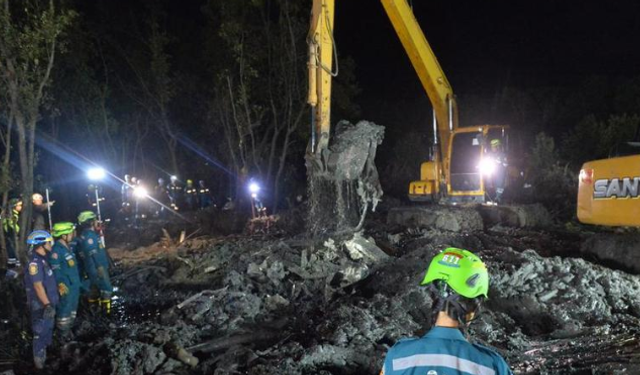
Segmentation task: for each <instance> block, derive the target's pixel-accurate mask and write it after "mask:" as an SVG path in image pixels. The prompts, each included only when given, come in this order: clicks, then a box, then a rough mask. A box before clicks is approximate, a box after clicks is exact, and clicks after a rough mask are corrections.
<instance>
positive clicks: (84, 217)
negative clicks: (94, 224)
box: [78, 211, 97, 224]
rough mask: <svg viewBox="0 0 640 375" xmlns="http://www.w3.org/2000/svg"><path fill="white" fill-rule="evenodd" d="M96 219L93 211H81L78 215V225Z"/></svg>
mask: <svg viewBox="0 0 640 375" xmlns="http://www.w3.org/2000/svg"><path fill="white" fill-rule="evenodd" d="M96 218H97V216H96V214H95V213H94V212H93V211H82V212H80V215H78V224H84V223H86V222H87V221H91V220H95V219H96Z"/></svg>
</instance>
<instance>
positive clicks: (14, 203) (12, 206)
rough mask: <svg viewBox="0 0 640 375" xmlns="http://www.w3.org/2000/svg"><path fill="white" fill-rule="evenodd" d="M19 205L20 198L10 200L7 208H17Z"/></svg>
mask: <svg viewBox="0 0 640 375" xmlns="http://www.w3.org/2000/svg"><path fill="white" fill-rule="evenodd" d="M19 203H22V199H20V198H11V199H10V200H9V207H11V208H14V207H15V206H17V205H18V204H19Z"/></svg>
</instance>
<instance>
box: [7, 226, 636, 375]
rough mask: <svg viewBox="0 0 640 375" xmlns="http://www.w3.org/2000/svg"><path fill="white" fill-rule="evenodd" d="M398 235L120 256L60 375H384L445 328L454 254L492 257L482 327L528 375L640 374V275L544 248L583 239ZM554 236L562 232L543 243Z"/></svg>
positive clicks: (526, 234) (222, 240)
mask: <svg viewBox="0 0 640 375" xmlns="http://www.w3.org/2000/svg"><path fill="white" fill-rule="evenodd" d="M385 228H386V227H381V228H371V227H369V228H368V229H367V231H366V232H364V233H356V234H344V235H342V236H333V237H331V238H325V239H322V240H320V239H318V240H309V239H306V238H304V237H300V236H299V237H287V238H274V237H266V236H239V235H234V236H226V237H197V238H191V239H187V240H186V241H184V242H182V243H179V244H176V243H175V242H174V243H173V244H171V245H167V243H162V242H161V243H159V244H156V245H154V246H150V247H146V248H139V249H137V250H134V251H119V252H115V253H114V254H113V255H114V256H115V257H116V258H117V263H118V264H119V265H120V268H121V269H120V272H119V273H118V274H117V275H116V276H115V277H114V278H115V280H116V284H117V285H118V286H119V291H118V292H117V297H118V299H117V300H116V301H115V302H114V307H113V309H114V312H113V314H112V316H111V317H109V318H105V317H96V316H94V315H91V314H87V313H86V312H85V313H84V314H83V315H82V316H81V317H80V327H79V329H78V330H77V331H76V341H74V342H73V344H72V345H70V346H69V347H65V351H61V353H59V354H57V355H56V357H55V358H57V360H53V361H52V366H54V367H52V368H51V370H50V371H51V373H70V374H73V373H78V374H79V373H82V374H176V375H178V374H233V373H246V374H275V373H281V374H309V373H312V374H327V375H328V374H378V373H379V371H380V368H381V366H382V361H383V359H384V356H385V353H386V352H387V350H388V348H389V347H390V346H391V345H393V344H394V343H395V342H396V341H397V340H398V339H400V338H402V337H406V336H416V335H423V334H424V333H426V331H428V329H429V328H430V325H431V321H432V316H431V312H430V309H431V305H432V300H431V297H430V295H429V293H428V291H427V290H426V288H423V287H420V286H419V285H418V284H419V281H420V280H421V279H422V276H423V275H424V271H425V269H426V267H427V265H428V263H429V261H430V259H431V258H432V257H433V256H434V255H435V254H437V253H438V252H439V251H441V250H442V249H444V248H445V247H448V246H456V247H463V248H469V249H472V250H474V251H475V252H476V253H477V254H478V255H479V256H480V257H482V258H483V260H485V261H486V263H487V265H488V267H489V269H490V272H491V275H492V277H491V280H492V281H491V289H490V293H489V296H490V299H489V300H488V301H487V303H486V304H485V308H484V310H483V312H482V314H481V316H480V318H479V320H478V321H477V322H476V323H474V324H472V325H471V326H470V328H469V329H468V331H469V334H470V337H471V338H472V339H473V340H476V341H478V342H479V343H482V344H487V345H491V346H493V347H495V348H496V349H497V350H499V351H500V352H501V354H503V355H504V356H505V358H506V359H507V361H508V362H509V363H510V365H511V366H512V368H513V369H514V371H515V372H516V373H550V374H554V373H557V374H561V373H562V374H564V373H581V371H585V370H588V371H595V372H604V373H615V372H617V371H622V370H623V369H626V371H627V372H628V373H635V372H638V371H640V341H639V338H640V319H639V318H640V277H638V276H636V275H631V274H628V273H625V272H623V271H617V270H611V269H609V268H606V267H603V266H601V265H598V264H594V263H591V262H588V261H586V260H583V259H579V258H574V257H570V256H568V255H570V254H566V253H556V254H562V256H557V255H556V256H553V254H554V249H549V248H544V247H545V246H547V244H553V246H555V248H558V249H561V248H563V247H565V246H564V243H565V242H566V243H569V242H571V241H574V237H572V236H566V237H562V236H560V235H559V234H558V233H554V232H541V231H536V230H534V229H530V228H500V227H498V228H494V229H492V230H482V229H480V230H476V231H470V232H456V231H453V230H450V231H446V230H442V229H434V228H433V227H432V228H426V229H399V230H396V231H395V232H386V231H385ZM542 237H545V238H548V237H553V238H551V239H547V242H535V240H539V239H540V238H542ZM563 241H565V242H563ZM165 242H166V241H165ZM536 244H538V245H539V247H536V246H538V245H536ZM574 246H575V247H577V248H579V244H578V245H574ZM146 253H148V254H150V256H144V255H145V254H146ZM540 254H542V255H544V256H542V255H540ZM27 348H28V346H27ZM25 353H26V351H25ZM25 355H26V357H27V358H28V354H25ZM0 360H2V358H0ZM25 366H26V365H25ZM14 368H15V369H16V373H28V371H24V372H20V367H17V368H16V367H14Z"/></svg>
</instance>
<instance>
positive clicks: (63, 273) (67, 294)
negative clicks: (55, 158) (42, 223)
mask: <svg viewBox="0 0 640 375" xmlns="http://www.w3.org/2000/svg"><path fill="white" fill-rule="evenodd" d="M75 232H76V226H75V224H73V223H70V222H62V223H55V224H54V225H53V231H52V233H51V234H52V235H53V238H55V239H56V242H55V244H54V245H53V249H52V250H51V252H50V253H49V254H48V256H49V264H51V269H52V270H53V274H54V275H55V277H56V282H57V283H58V293H59V294H60V302H59V303H58V306H57V308H56V327H57V328H58V333H59V334H60V337H61V338H62V339H63V340H66V339H67V338H68V336H69V333H70V331H71V327H72V326H73V322H74V320H75V318H76V312H77V311H78V300H79V299H80V274H79V272H78V262H77V260H76V256H75V254H74V253H73V250H72V248H71V243H72V241H73V239H74V237H75Z"/></svg>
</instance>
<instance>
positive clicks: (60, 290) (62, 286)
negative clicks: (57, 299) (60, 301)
mask: <svg viewBox="0 0 640 375" xmlns="http://www.w3.org/2000/svg"><path fill="white" fill-rule="evenodd" d="M58 293H60V296H66V295H67V293H69V287H68V286H66V285H65V284H64V283H59V284H58Z"/></svg>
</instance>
